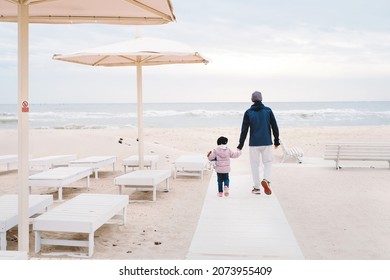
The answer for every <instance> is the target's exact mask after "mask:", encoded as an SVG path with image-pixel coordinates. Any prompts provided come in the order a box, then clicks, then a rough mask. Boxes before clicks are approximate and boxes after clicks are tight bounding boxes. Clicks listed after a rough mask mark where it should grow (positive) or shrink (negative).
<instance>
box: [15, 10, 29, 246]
mask: <svg viewBox="0 0 390 280" xmlns="http://www.w3.org/2000/svg"><path fill="white" fill-rule="evenodd" d="M28 17H29V11H28V5H25V4H18V57H19V59H18V72H19V73H18V77H19V78H18V105H17V107H18V219H19V221H18V222H19V225H18V250H19V251H25V252H28V251H29V228H28V196H29V189H28V176H29V162H28V158H29V152H28V148H29V147H28V143H29V127H28V118H29V113H28V111H29V104H28V100H29V99H28V96H29V82H28V75H29V65H28V64H29V62H28V61H29V59H28V48H29V42H28V40H29V39H28V38H29V34H28V32H29V30H28V29H29V28H28Z"/></svg>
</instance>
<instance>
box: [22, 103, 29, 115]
mask: <svg viewBox="0 0 390 280" xmlns="http://www.w3.org/2000/svg"><path fill="white" fill-rule="evenodd" d="M29 111H30V108H29V107H28V102H27V101H23V102H22V112H23V113H28V112H29Z"/></svg>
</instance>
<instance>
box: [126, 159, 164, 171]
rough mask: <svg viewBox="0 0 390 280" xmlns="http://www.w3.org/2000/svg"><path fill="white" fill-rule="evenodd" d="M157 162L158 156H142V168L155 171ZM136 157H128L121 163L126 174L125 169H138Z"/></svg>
mask: <svg viewBox="0 0 390 280" xmlns="http://www.w3.org/2000/svg"><path fill="white" fill-rule="evenodd" d="M158 160H159V157H158V155H145V156H144V166H145V167H149V168H150V169H157V162H158ZM138 163H139V162H138V156H137V155H135V156H129V157H128V158H125V159H124V160H123V161H122V165H123V167H124V172H125V173H126V167H132V168H133V170H134V168H135V167H138Z"/></svg>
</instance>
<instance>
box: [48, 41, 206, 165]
mask: <svg viewBox="0 0 390 280" xmlns="http://www.w3.org/2000/svg"><path fill="white" fill-rule="evenodd" d="M53 59H56V60H62V61H67V62H73V63H79V64H85V65H91V66H107V67H110V66H135V67H136V69H137V105H138V107H137V108H138V113H137V114H138V145H139V146H138V160H139V166H140V168H141V169H142V168H143V167H144V135H143V101H142V67H143V66H151V65H163V64H188V63H204V64H207V63H208V62H209V61H208V59H206V58H205V57H203V56H202V55H201V54H200V53H198V52H197V51H195V50H194V49H192V48H191V47H189V46H187V45H185V44H183V43H180V42H177V41H172V40H165V39H157V38H136V39H134V40H129V41H125V42H122V43H118V44H111V45H106V46H101V47H98V48H93V49H89V50H85V51H80V52H76V53H73V54H65V55H60V54H56V55H54V56H53Z"/></svg>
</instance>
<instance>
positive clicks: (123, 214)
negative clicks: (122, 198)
mask: <svg viewBox="0 0 390 280" xmlns="http://www.w3.org/2000/svg"><path fill="white" fill-rule="evenodd" d="M126 211H127V207H126V206H125V207H123V209H122V221H123V224H124V225H125V224H126Z"/></svg>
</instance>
